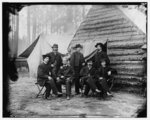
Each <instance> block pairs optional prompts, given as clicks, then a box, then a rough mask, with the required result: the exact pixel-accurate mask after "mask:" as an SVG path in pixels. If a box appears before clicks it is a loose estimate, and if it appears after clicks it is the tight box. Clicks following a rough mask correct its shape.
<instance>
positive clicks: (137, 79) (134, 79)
mask: <svg viewBox="0 0 150 120" xmlns="http://www.w3.org/2000/svg"><path fill="white" fill-rule="evenodd" d="M114 78H115V80H116V79H118V80H119V79H120V81H121V80H124V81H129V82H140V81H142V77H139V76H134V75H116V76H114Z"/></svg>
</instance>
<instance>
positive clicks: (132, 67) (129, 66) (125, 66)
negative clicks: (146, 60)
mask: <svg viewBox="0 0 150 120" xmlns="http://www.w3.org/2000/svg"><path fill="white" fill-rule="evenodd" d="M111 67H112V68H116V69H121V70H122V69H126V70H136V69H138V70H139V69H140V70H142V69H144V65H142V64H121V65H120V64H119V65H112V64H111Z"/></svg>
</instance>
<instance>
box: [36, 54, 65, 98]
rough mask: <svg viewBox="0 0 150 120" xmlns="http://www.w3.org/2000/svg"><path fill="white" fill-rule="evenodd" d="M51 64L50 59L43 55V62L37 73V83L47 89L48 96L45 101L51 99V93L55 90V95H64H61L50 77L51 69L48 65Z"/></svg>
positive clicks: (46, 95)
mask: <svg viewBox="0 0 150 120" xmlns="http://www.w3.org/2000/svg"><path fill="white" fill-rule="evenodd" d="M48 62H49V57H48V56H46V55H43V62H42V64H40V65H39V67H38V73H37V82H38V84H39V85H40V86H45V87H46V94H45V99H49V95H50V91H51V89H52V90H53V93H54V94H55V95H61V94H62V93H59V92H58V90H57V88H56V85H55V83H54V80H53V79H52V77H51V75H50V69H51V68H50V67H49V66H48V65H47V64H48Z"/></svg>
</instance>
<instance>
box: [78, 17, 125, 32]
mask: <svg viewBox="0 0 150 120" xmlns="http://www.w3.org/2000/svg"><path fill="white" fill-rule="evenodd" d="M112 17H114V16H111V17H110V18H108V19H109V20H111V18H112ZM105 18H107V17H104V18H101V19H102V20H103V19H105ZM98 21H99V20H98ZM91 22H92V21H91ZM85 23H86V24H85ZM126 23H127V22H126ZM91 24H92V23H91ZM91 24H88V23H87V22H86V21H84V22H82V23H81V25H80V27H79V29H83V28H84V27H85V26H93V25H95V24H93V25H91ZM118 24H120V25H122V22H120V23H118ZM124 24H125V21H124ZM102 25H103V24H97V26H98V27H99V28H100V27H104V25H103V26H102ZM110 25H112V24H107V25H105V27H107V26H110ZM93 29H94V28H93ZM87 30H88V27H87Z"/></svg>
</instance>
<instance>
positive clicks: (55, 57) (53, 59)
mask: <svg viewBox="0 0 150 120" xmlns="http://www.w3.org/2000/svg"><path fill="white" fill-rule="evenodd" d="M47 56H48V57H49V58H50V62H49V66H51V64H54V65H55V67H54V71H53V72H54V73H53V74H55V75H56V74H57V73H58V70H59V69H60V66H62V57H61V53H59V52H57V53H56V54H55V53H54V52H50V53H48V54H47Z"/></svg>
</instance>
